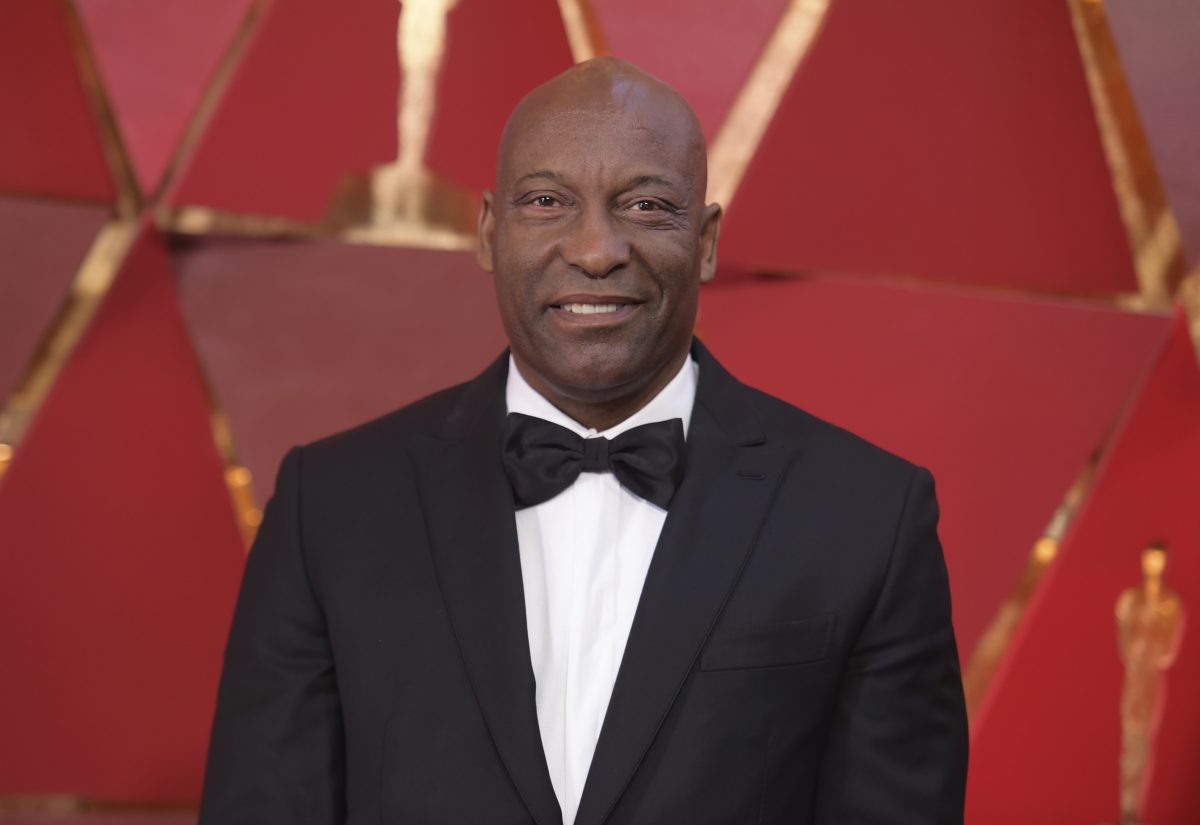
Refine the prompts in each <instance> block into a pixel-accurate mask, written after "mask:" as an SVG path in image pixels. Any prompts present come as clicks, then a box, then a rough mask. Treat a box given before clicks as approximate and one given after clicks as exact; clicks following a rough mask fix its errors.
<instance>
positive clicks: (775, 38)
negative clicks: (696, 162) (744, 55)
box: [708, 0, 831, 208]
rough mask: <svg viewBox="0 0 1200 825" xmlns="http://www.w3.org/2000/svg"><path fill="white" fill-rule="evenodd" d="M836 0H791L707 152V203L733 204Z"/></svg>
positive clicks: (726, 205) (725, 205) (727, 205)
mask: <svg viewBox="0 0 1200 825" xmlns="http://www.w3.org/2000/svg"><path fill="white" fill-rule="evenodd" d="M830 1H831V0H791V2H789V3H788V6H787V8H786V9H785V10H784V12H783V15H782V16H781V17H780V19H779V22H778V23H777V24H776V25H775V30H774V31H773V32H772V33H771V37H770V39H769V40H768V41H767V43H766V45H765V46H764V47H763V50H762V53H761V54H760V55H759V56H758V60H757V61H756V62H755V64H754V68H753V69H751V71H750V76H749V77H748V78H747V79H746V82H745V84H744V85H743V86H742V89H741V91H740V92H738V95H737V97H736V98H735V99H734V101H733V105H732V106H730V108H729V112H728V113H727V114H726V115H725V120H724V121H723V122H722V123H721V128H720V129H718V130H717V134H716V135H715V136H714V137H713V140H712V145H711V146H710V147H709V152H708V201H709V202H710V203H719V204H721V205H722V206H724V207H726V208H728V207H729V203H730V201H732V200H733V197H734V195H735V194H736V193H737V189H738V186H739V185H740V184H741V182H742V177H743V176H744V175H745V174H746V167H747V166H749V164H750V159H751V158H752V157H754V153H755V152H756V151H758V146H759V144H760V143H761V142H762V138H763V135H764V134H766V131H767V126H769V125H770V123H771V120H772V119H773V118H774V117H775V112H776V110H777V109H778V108H779V104H780V102H781V101H782V100H783V95H784V93H785V92H786V91H787V88H788V86H789V85H790V84H791V82H792V78H793V77H794V76H795V74H796V70H797V69H798V68H799V67H800V61H801V60H802V59H803V58H804V55H805V54H807V53H808V50H809V49H810V48H811V47H812V44H813V43H814V42H816V39H817V35H818V34H819V33H820V30H821V24H822V23H823V22H824V20H825V14H826V12H827V11H828V10H829V5H830Z"/></svg>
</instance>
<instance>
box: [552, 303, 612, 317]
mask: <svg viewBox="0 0 1200 825" xmlns="http://www.w3.org/2000/svg"><path fill="white" fill-rule="evenodd" d="M562 308H563V309H565V310H566V311H567V312H574V313H575V314H577V315H595V314H596V313H598V312H601V313H603V312H616V311H617V310H618V309H620V308H621V305H620V304H563V307H562Z"/></svg>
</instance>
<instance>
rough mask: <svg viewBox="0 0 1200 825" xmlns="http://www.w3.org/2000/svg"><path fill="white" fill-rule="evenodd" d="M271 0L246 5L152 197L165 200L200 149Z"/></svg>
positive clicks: (259, 0)
mask: <svg viewBox="0 0 1200 825" xmlns="http://www.w3.org/2000/svg"><path fill="white" fill-rule="evenodd" d="M268 2H269V0H251V2H250V4H249V5H248V6H247V7H246V14H245V16H244V17H243V18H242V21H241V23H239V24H238V27H237V30H236V31H235V32H234V35H233V39H232V40H231V41H230V43H229V47H228V48H227V49H226V50H225V54H224V55H222V57H221V60H220V62H219V63H218V64H217V68H216V69H215V70H214V71H213V75H212V79H211V80H210V81H209V83H208V86H206V87H205V89H204V92H203V93H202V94H201V95H200V102H199V103H197V104H196V109H195V111H193V112H192V116H191V117H190V118H189V119H188V122H187V125H186V126H185V127H184V129H183V135H182V136H181V137H180V139H179V142H178V143H177V144H175V151H173V152H172V153H171V158H170V160H168V161H167V166H166V168H165V169H164V170H163V173H162V177H161V178H160V179H159V181H158V185H157V186H156V187H155V188H154V192H153V195H152V198H151V199H152V200H153V201H155V202H158V201H160V200H162V197H163V195H164V194H165V193H166V192H167V189H168V188H169V187H170V186H171V185H172V184H173V183H174V182H175V179H176V178H177V177H178V176H179V173H180V172H181V171H183V167H184V165H185V164H186V163H187V160H188V158H190V157H191V156H192V154H193V153H194V152H195V150H196V146H197V144H199V142H200V138H201V137H203V136H204V132H205V130H206V129H207V128H208V124H209V122H210V121H211V120H212V116H213V113H214V112H215V111H216V110H217V104H219V103H220V102H221V98H223V97H224V96H225V90H226V88H228V86H229V82H230V80H232V79H233V74H234V71H235V70H236V69H237V67H238V65H239V63H240V62H241V59H242V54H243V53H244V52H245V50H246V46H247V45H248V44H249V43H250V36H251V34H253V32H254V30H255V26H256V24H257V23H258V21H259V18H260V17H261V16H262V14H263V12H264V10H265V9H266V7H267V3H268Z"/></svg>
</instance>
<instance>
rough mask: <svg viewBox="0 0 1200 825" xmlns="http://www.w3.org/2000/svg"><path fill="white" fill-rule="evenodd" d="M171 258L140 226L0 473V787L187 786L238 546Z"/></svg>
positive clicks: (160, 794) (139, 796)
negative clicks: (0, 743) (0, 659)
mask: <svg viewBox="0 0 1200 825" xmlns="http://www.w3.org/2000/svg"><path fill="white" fill-rule="evenodd" d="M168 267H169V262H168V260H167V257H166V253H165V250H164V249H163V248H162V246H161V244H160V242H159V239H158V238H157V237H156V236H155V235H154V234H153V233H152V232H147V234H145V235H143V236H142V238H141V239H140V240H139V241H138V243H137V245H136V247H135V248H134V250H133V252H132V254H131V255H130V257H129V259H128V260H127V262H126V263H125V265H124V267H123V269H122V271H121V273H120V275H119V278H118V280H117V282H116V283H115V284H114V286H113V288H112V290H111V292H110V293H109V294H108V296H107V297H106V299H105V301H104V304H103V306H102V307H101V308H100V310H99V312H98V313H97V315H96V317H95V318H94V320H93V322H92V324H91V326H90V327H89V328H88V330H87V333H86V334H85V336H84V338H83V339H82V341H81V342H80V343H79V345H78V347H77V348H76V350H75V352H74V353H73V354H72V356H71V358H70V361H69V362H68V363H67V365H66V367H65V368H64V370H63V372H62V373H61V375H60V377H59V379H58V382H57V383H56V384H55V386H54V389H53V390H52V391H51V393H50V395H49V397H48V398H47V400H46V401H45V403H44V405H43V406H42V408H41V410H40V412H39V414H38V417H37V419H36V421H35V422H34V425H33V427H32V429H31V430H30V431H29V432H28V433H27V435H26V437H25V439H24V440H23V441H22V442H21V444H20V446H19V449H18V451H17V454H16V457H15V459H14V460H13V463H12V465H11V466H10V468H9V470H8V472H7V474H6V475H5V476H4V478H3V481H2V482H0V524H3V525H4V538H3V542H4V543H3V548H4V562H5V568H4V575H3V576H0V650H3V651H4V659H5V669H6V671H7V672H8V673H9V674H10V678H6V679H4V680H3V687H2V688H0V691H2V693H3V697H4V698H3V701H2V702H0V730H3V731H4V747H2V748H0V794H18V793H19V794H54V793H71V794H79V795H83V796H96V797H108V798H115V799H123V800H139V801H149V800H170V801H192V800H194V799H195V798H196V797H197V796H198V793H199V788H200V779H201V775H202V760H203V754H204V752H205V746H206V743H207V739H208V729H209V724H210V720H211V718H212V710H213V703H214V696H215V688H216V682H217V676H218V673H219V669H220V660H221V651H222V648H223V644H224V636H225V633H226V629H227V627H228V622H229V616H230V614H231V611H232V603H233V597H234V593H235V590H236V586H237V581H238V578H239V575H240V570H241V565H242V560H243V550H242V545H241V539H240V536H239V534H238V530H237V526H236V524H235V522H234V518H233V514H232V509H231V506H230V502H229V497H228V493H227V492H226V489H225V486H224V482H223V479H222V472H223V466H222V463H221V461H220V459H219V457H218V456H217V454H216V450H215V448H214V446H213V439H212V431H211V428H210V425H209V417H208V406H207V400H206V398H205V393H204V390H203V387H202V382H201V378H200V374H199V372H198V370H197V369H196V364H195V361H194V358H193V355H192V351H191V347H190V345H189V343H188V339H187V335H186V333H185V332H184V329H183V321H182V319H181V317H180V315H179V310H178V307H177V306H176V303H175V293H174V289H173V286H172V283H171V278H170V273H169V271H168ZM84 697H86V698H84Z"/></svg>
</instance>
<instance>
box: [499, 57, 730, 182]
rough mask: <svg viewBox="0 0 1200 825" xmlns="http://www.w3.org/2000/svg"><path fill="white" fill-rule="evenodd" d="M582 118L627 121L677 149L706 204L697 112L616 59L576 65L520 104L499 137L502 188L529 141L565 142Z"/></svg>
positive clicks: (658, 82)
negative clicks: (516, 155) (569, 128)
mask: <svg viewBox="0 0 1200 825" xmlns="http://www.w3.org/2000/svg"><path fill="white" fill-rule="evenodd" d="M581 120H584V121H586V120H593V121H601V120H608V121H614V120H624V121H627V122H628V123H629V125H630V127H631V128H633V129H637V130H639V131H641V132H642V133H643V134H644V135H645V136H646V137H648V138H650V140H651V142H652V143H654V144H655V145H656V146H657V147H658V148H661V149H664V150H668V151H670V150H674V151H673V152H672V154H676V155H678V156H679V159H680V160H681V161H682V162H683V165H682V166H681V168H680V171H681V173H682V174H683V175H684V176H685V177H686V178H687V179H688V184H689V186H690V188H691V189H692V192H693V196H694V198H695V200H696V202H698V203H699V202H702V200H703V198H704V190H705V187H706V186H707V179H708V159H707V152H706V148H705V143H704V133H703V131H702V130H701V128H700V121H699V119H698V118H697V117H696V113H695V112H694V111H692V107H691V106H690V105H688V102H687V101H686V100H684V99H683V96H682V95H680V94H679V92H677V91H675V90H674V89H673V88H671V87H670V86H668V85H667V84H666V83H663V82H662V81H661V80H659V79H658V78H656V77H654V76H653V75H650V74H647V73H646V72H644V71H642V70H641V69H639V68H638V67H637V66H634V65H633V64H632V63H629V62H628V61H625V60H621V59H620V58H616V57H597V58H595V59H593V60H588V61H585V62H583V63H579V64H576V65H575V66H572V67H571V68H569V69H567V70H566V71H565V72H563V73H562V74H560V75H558V76H557V77H554V78H552V79H551V80H549V81H547V82H546V83H543V84H542V85H541V86H538V87H537V88H536V89H534V90H533V91H532V92H530V93H529V94H528V95H526V96H525V97H524V99H522V100H521V102H520V103H518V104H517V106H516V108H515V109H513V111H512V114H511V115H510V116H509V119H508V123H507V124H506V125H505V127H504V132H503V134H502V135H501V138H500V151H499V157H498V158H497V163H496V187H497V189H502V188H503V186H504V184H505V182H509V181H511V178H509V177H508V175H509V174H510V173H511V172H512V171H513V160H514V153H519V151H520V149H521V147H522V146H523V144H524V143H525V142H526V141H528V140H530V139H531V138H532V139H537V140H554V139H556V138H558V139H562V138H564V137H566V135H565V131H566V127H568V126H569V125H571V124H574V123H578V122H579V121H581Z"/></svg>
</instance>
